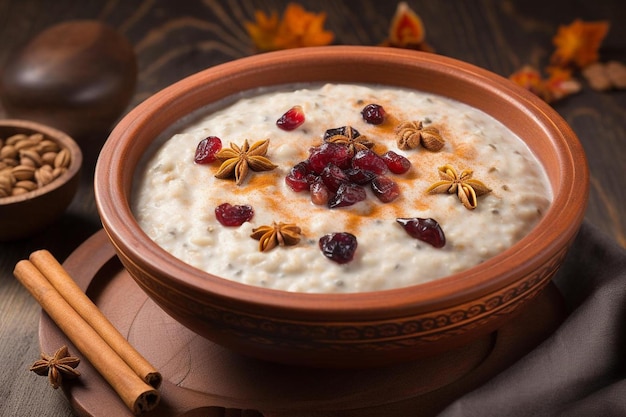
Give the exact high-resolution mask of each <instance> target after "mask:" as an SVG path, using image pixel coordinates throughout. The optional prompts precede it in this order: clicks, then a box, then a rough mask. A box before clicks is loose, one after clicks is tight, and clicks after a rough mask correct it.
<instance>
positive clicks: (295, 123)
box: [276, 106, 304, 130]
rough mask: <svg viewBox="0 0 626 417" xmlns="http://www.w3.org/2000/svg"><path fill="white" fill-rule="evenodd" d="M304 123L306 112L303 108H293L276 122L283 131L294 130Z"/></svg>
mask: <svg viewBox="0 0 626 417" xmlns="http://www.w3.org/2000/svg"><path fill="white" fill-rule="evenodd" d="M302 123H304V110H302V107H301V106H293V107H292V108H290V109H289V110H287V111H286V112H285V114H283V115H282V116H280V118H279V119H278V120H276V126H278V127H279V128H281V129H283V130H294V129H296V128H298V127H299V126H300V125H302Z"/></svg>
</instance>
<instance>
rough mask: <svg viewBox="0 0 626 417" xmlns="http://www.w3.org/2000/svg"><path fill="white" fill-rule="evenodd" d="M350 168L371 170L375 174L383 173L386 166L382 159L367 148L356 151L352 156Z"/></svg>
mask: <svg viewBox="0 0 626 417" xmlns="http://www.w3.org/2000/svg"><path fill="white" fill-rule="evenodd" d="M352 168H359V169H364V170H366V171H372V172H373V173H375V174H378V175H380V174H384V173H385V172H386V171H387V170H388V168H387V164H386V163H385V161H384V159H383V158H381V157H380V156H379V155H378V154H376V153H375V152H373V151H371V150H369V149H363V150H360V151H358V152H357V153H356V154H355V155H354V157H353V158H352Z"/></svg>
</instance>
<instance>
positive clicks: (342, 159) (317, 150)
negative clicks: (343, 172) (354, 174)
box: [308, 142, 351, 174]
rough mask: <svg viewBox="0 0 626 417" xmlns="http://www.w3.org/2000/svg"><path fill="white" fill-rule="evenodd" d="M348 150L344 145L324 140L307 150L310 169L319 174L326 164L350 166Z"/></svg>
mask: <svg viewBox="0 0 626 417" xmlns="http://www.w3.org/2000/svg"><path fill="white" fill-rule="evenodd" d="M350 158H351V155H350V152H349V150H348V148H347V147H346V146H342V145H338V144H336V143H329V142H325V143H323V144H321V145H320V146H316V147H313V148H311V149H310V150H309V159H308V162H309V166H310V167H311V171H313V172H315V173H316V174H321V173H322V171H323V170H324V168H326V165H328V164H330V163H333V164H335V165H337V166H338V167H339V168H341V169H346V168H349V167H350Z"/></svg>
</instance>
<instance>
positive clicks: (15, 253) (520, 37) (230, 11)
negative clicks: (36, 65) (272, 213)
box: [0, 0, 626, 416]
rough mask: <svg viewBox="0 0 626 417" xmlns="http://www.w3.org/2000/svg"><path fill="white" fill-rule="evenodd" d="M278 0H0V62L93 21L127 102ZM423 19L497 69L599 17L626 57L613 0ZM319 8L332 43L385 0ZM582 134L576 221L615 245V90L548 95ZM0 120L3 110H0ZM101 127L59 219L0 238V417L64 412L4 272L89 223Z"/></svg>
mask: <svg viewBox="0 0 626 417" xmlns="http://www.w3.org/2000/svg"><path fill="white" fill-rule="evenodd" d="M286 3H287V2H285V1H262V0H258V1H253V0H229V1H218V0H204V1H201V0H187V1H179V2H169V1H165V0H163V1H159V0H142V1H139V0H136V1H115V0H108V1H101V0H80V1H79V0H75V1H73V0H57V1H55V2H47V1H43V0H42V1H37V0H21V1H11V0H0V68H1V67H3V66H4V65H5V63H6V62H7V60H9V59H10V57H11V55H12V53H13V52H14V51H16V50H17V48H19V47H20V46H21V45H23V44H24V43H25V42H27V41H28V40H29V39H30V38H32V37H33V36H34V35H36V34H37V33H39V32H40V31H41V30H43V29H45V28H47V27H49V26H51V25H53V24H55V23H58V22H61V21H65V20H70V19H78V18H80V19H99V20H101V21H104V22H106V23H108V24H110V25H111V26H113V27H115V28H116V29H118V30H119V31H120V32H121V33H122V34H124V35H125V36H126V37H127V38H128V39H129V40H130V41H131V42H132V44H133V45H134V48H135V51H136V54H137V58H138V63H139V78H138V85H137V89H136V92H135V95H134V98H133V101H132V103H131V105H130V106H129V108H132V106H134V105H136V104H138V103H140V102H141V101H142V100H144V99H145V98H147V97H148V96H150V95H151V94H153V93H154V92H156V91H158V90H160V89H161V88H163V87H165V86H167V85H169V84H171V83H173V82H175V81H177V80H179V79H181V78H183V77H185V76H187V75H190V74H192V73H194V72H197V71H199V70H201V69H204V68H207V67H210V66H212V65H215V64H218V63H222V62H226V61H229V60H233V59H236V58H239V57H243V56H247V55H250V54H253V53H254V49H253V47H252V44H251V42H250V40H249V38H248V37H247V34H246V32H245V30H244V27H243V20H252V19H253V15H254V10H255V9H262V10H264V11H266V12H268V11H270V10H277V11H281V10H283V8H284V6H285V4H286ZM408 3H409V4H410V6H411V7H412V8H413V9H414V10H415V11H417V12H418V13H419V14H420V16H421V17H422V18H423V20H424V23H425V26H426V31H427V40H428V42H429V43H430V44H431V45H432V46H433V47H434V48H435V50H436V52H437V53H440V54H442V55H447V56H450V57H454V58H458V59H461V60H465V61H468V62H471V63H473V64H476V65H478V66H481V67H484V68H487V69H489V70H491V71H493V72H495V73H498V74H501V75H504V76H508V75H509V74H511V73H512V72H513V71H515V70H517V69H518V68H520V67H521V66H522V65H524V64H527V63H528V64H533V65H535V66H537V67H539V68H543V67H544V66H545V65H546V63H547V60H548V57H549V55H550V54H551V52H552V49H553V46H552V44H551V38H552V36H553V35H554V34H555V33H556V30H557V28H558V26H559V25H561V24H569V23H571V22H572V21H573V20H574V19H576V18H581V19H583V20H586V21H593V20H608V21H610V23H611V29H610V31H609V34H608V36H607V38H606V39H605V41H604V43H603V46H602V49H601V59H602V60H603V61H608V60H611V59H613V60H618V61H621V62H626V9H625V8H624V7H623V4H621V1H620V0H600V1H584V0H579V1H571V0H563V1H553V2H550V1H539V0H524V1H513V0H508V1H497V0H472V1H467V0H455V1H445V2H442V1H439V2H436V1H426V0H421V1H409V2H408ZM300 4H302V5H303V6H304V7H305V8H306V9H307V10H311V11H321V10H325V11H326V12H327V14H328V18H327V23H326V27H327V29H329V30H332V31H333V32H334V33H335V35H336V39H335V43H337V44H363V45H375V44H378V43H380V42H381V41H383V40H384V39H385V37H386V35H387V30H388V26H389V22H390V19H391V17H392V15H393V12H394V10H395V4H396V3H395V2H388V1H382V0H377V1H321V2H315V1H302V2H300ZM553 106H554V107H555V109H556V110H557V111H558V112H559V113H560V114H561V115H562V116H563V117H564V118H565V119H566V120H567V121H568V122H569V123H570V125H571V126H572V128H573V129H574V131H575V132H576V133H577V135H578V137H579V138H580V141H581V142H582V144H583V146H584V148H585V150H586V152H587V155H588V159H589V166H590V170H591V194H590V201H589V206H588V210H587V217H586V218H587V220H588V221H589V222H591V223H594V224H595V225H597V226H598V227H599V228H600V229H602V230H604V231H605V232H606V233H607V234H609V235H611V236H612V237H613V238H614V239H615V240H617V241H618V242H619V243H620V244H621V245H622V246H626V217H625V216H624V212H625V210H624V206H626V192H625V189H626V181H625V179H624V178H625V174H626V171H625V169H624V160H626V134H625V131H626V92H624V91H612V92H606V93H599V92H596V91H593V90H591V89H590V88H589V86H588V85H586V84H585V83H583V90H582V92H581V93H579V94H577V95H574V96H571V97H569V98H567V99H565V100H563V101H560V102H557V103H554V104H553ZM0 117H6V114H5V112H4V110H3V109H2V108H1V107H0ZM106 135H107V133H106V132H102V133H101V134H95V135H92V136H90V137H84V138H80V143H81V146H82V149H83V152H84V154H85V161H84V171H83V177H82V180H81V185H80V189H79V192H78V194H77V195H76V198H75V199H74V201H73V203H72V204H71V205H70V207H69V208H68V209H67V211H66V213H65V214H64V216H63V217H62V218H61V219H60V220H59V221H58V222H56V223H55V224H53V225H52V226H51V227H50V228H49V229H47V230H45V231H44V232H42V233H40V234H38V235H36V236H33V237H32V238H29V239H26V240H22V241H16V242H8V243H0V358H2V365H0V415H2V416H9V415H10V416H17V415H20V416H22V415H24V416H26V415H32V416H60V415H72V414H73V412H72V410H71V408H70V407H69V406H68V404H67V401H66V400H65V399H64V398H63V396H62V393H61V391H60V390H59V391H54V390H52V389H51V388H50V387H49V386H48V384H47V383H46V381H45V380H43V379H39V378H38V377H36V376H35V375H34V374H33V373H30V372H28V367H29V366H30V364H31V363H32V362H33V361H34V360H35V359H37V357H38V355H39V347H38V337H37V328H38V320H39V315H40V308H39V306H38V305H37V303H36V302H35V301H34V300H33V299H32V298H31V296H30V295H29V294H28V293H27V292H26V291H25V290H24V289H23V288H22V287H21V285H20V284H19V283H18V282H17V281H16V280H15V279H14V277H13V274H12V271H13V267H14V266H15V264H16V262H17V261H19V260H20V259H23V258H26V257H28V255H29V254H30V253H31V252H33V251H34V250H37V249H41V248H46V249H49V250H50V251H51V252H52V253H53V254H54V255H55V256H56V257H57V258H58V259H60V260H63V259H65V258H66V257H67V256H68V255H69V254H70V253H71V252H72V251H73V250H74V249H75V248H76V247H78V246H79V245H80V244H81V242H83V241H84V240H85V239H86V238H88V237H89V236H91V235H92V234H93V233H95V232H96V231H98V230H99V229H100V222H99V218H98V214H97V210H96V206H95V202H94V194H93V187H92V181H93V168H94V165H95V161H96V159H97V155H98V152H99V149H100V146H101V145H102V142H103V141H104V140H105V139H106Z"/></svg>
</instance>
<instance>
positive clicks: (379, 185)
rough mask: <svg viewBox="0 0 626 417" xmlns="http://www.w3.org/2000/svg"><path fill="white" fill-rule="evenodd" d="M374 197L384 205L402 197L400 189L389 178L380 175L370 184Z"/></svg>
mask: <svg viewBox="0 0 626 417" xmlns="http://www.w3.org/2000/svg"><path fill="white" fill-rule="evenodd" d="M370 186H371V187H372V191H373V192H374V195H375V196H376V197H378V199H379V200H380V201H382V202H383V203H389V202H391V201H393V200H395V199H396V198H398V196H399V195H400V187H398V184H397V183H396V182H395V181H394V180H392V179H391V178H389V177H386V176H384V175H380V176H378V177H376V178H374V179H373V180H372V182H371V183H370Z"/></svg>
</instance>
